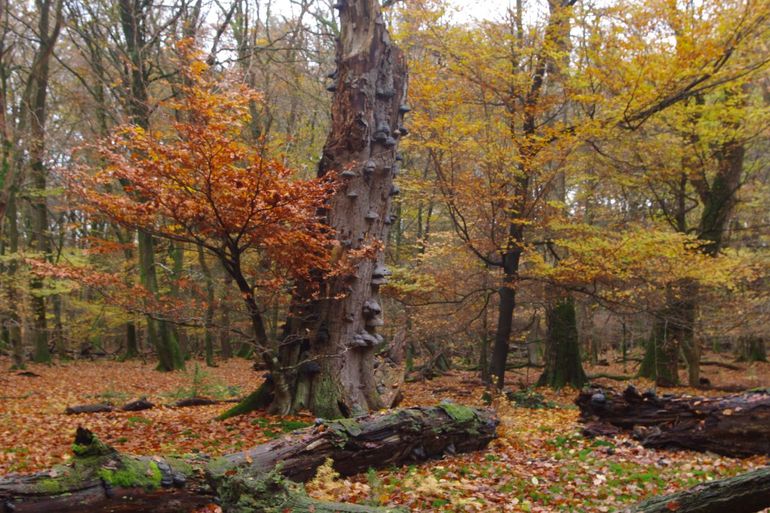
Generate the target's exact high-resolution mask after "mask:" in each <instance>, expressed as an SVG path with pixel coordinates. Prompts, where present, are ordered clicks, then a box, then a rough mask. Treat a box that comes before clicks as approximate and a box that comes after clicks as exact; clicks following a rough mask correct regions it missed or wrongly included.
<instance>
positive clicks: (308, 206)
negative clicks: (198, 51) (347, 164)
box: [65, 52, 335, 288]
mask: <svg viewBox="0 0 770 513" xmlns="http://www.w3.org/2000/svg"><path fill="white" fill-rule="evenodd" d="M189 53H190V52H186V53H185V52H183V54H184V55H183V59H184V60H186V62H185V63H184V64H185V65H184V66H182V69H181V80H179V82H178V83H173V84H170V87H171V90H172V92H173V94H172V99H170V100H167V101H165V102H162V103H161V105H160V107H161V109H162V112H167V113H168V116H169V117H172V118H173V119H172V120H170V122H169V123H166V124H165V126H163V128H161V129H152V130H148V129H144V128H142V127H140V126H136V125H128V126H122V127H119V128H118V129H116V130H115V131H114V132H113V134H112V136H111V137H110V138H108V139H107V140H104V141H101V142H99V143H97V144H94V145H88V146H86V147H85V148H83V151H82V152H81V155H82V156H83V157H86V158H87V157H91V162H88V161H86V160H81V163H80V164H79V165H77V166H75V167H74V168H72V169H70V170H68V171H67V172H66V173H65V175H66V176H65V179H66V182H67V184H68V188H69V190H70V191H71V192H72V193H74V194H75V195H76V196H77V198H78V199H79V200H80V201H81V202H82V205H83V206H84V207H85V208H86V209H87V211H89V212H91V213H93V214H96V215H97V216H103V217H106V218H109V219H111V220H112V221H114V222H116V223H118V224H120V225H123V226H127V227H130V228H136V229H141V230H144V231H146V232H149V233H151V234H153V235H156V236H158V237H162V238H166V239H171V240H175V241H179V242H183V243H191V244H195V245H200V246H202V247H204V248H206V249H207V250H209V251H210V252H212V253H214V254H215V255H217V256H220V257H221V256H223V255H224V256H226V257H227V258H232V257H237V256H239V255H241V254H242V253H244V252H245V251H246V250H256V251H258V252H259V255H260V259H261V261H262V262H264V263H265V264H266V265H264V266H262V267H264V269H260V280H259V282H258V285H260V286H265V287H269V288H273V287H277V286H279V285H280V284H282V283H283V282H284V281H285V280H286V279H290V278H306V277H308V276H309V273H310V271H311V270H317V269H321V270H327V269H328V268H329V266H330V257H329V252H330V250H331V247H332V241H331V239H332V237H331V235H330V233H329V230H328V228H327V227H326V226H325V225H324V224H323V222H322V220H321V218H320V217H319V215H318V210H319V208H320V207H321V206H322V205H323V203H324V201H325V200H326V199H327V198H328V197H329V195H330V194H332V193H333V192H334V188H335V183H334V181H333V180H331V179H330V178H329V177H326V178H324V179H315V180H299V179H295V178H294V176H293V174H294V171H293V170H292V169H289V168H287V167H285V166H284V165H282V164H281V162H280V161H278V160H277V159H273V158H270V157H268V156H267V155H266V149H265V148H264V147H263V146H262V145H259V144H258V145H250V144H247V143H246V142H244V140H243V138H242V137H241V133H242V130H243V129H244V127H245V126H246V124H247V123H248V122H249V121H250V114H249V104H250V102H252V101H258V100H259V95H258V94H257V93H256V92H254V91H252V90H250V89H248V88H247V87H246V86H244V85H243V84H240V83H238V82H237V81H236V80H235V79H234V78H233V77H225V79H224V80H216V81H215V80H214V78H213V77H212V73H211V72H210V70H209V69H208V67H207V66H206V64H205V63H203V62H202V61H200V60H196V59H195V58H194V56H191V55H189ZM159 125H160V123H159ZM94 157H96V158H97V159H98V162H99V163H100V165H99V166H98V169H97V171H96V172H95V173H94V172H93V168H94V165H93V158H94Z"/></svg>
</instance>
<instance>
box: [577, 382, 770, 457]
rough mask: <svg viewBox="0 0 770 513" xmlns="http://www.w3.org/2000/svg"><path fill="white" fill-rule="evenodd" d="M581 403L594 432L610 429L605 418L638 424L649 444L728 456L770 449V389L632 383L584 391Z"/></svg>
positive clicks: (638, 432)
mask: <svg viewBox="0 0 770 513" xmlns="http://www.w3.org/2000/svg"><path fill="white" fill-rule="evenodd" d="M575 403H576V404H577V405H578V406H579V407H580V411H581V418H582V420H583V421H584V422H591V421H598V422H599V423H600V424H599V425H596V424H593V425H589V426H588V427H587V429H586V431H587V432H589V433H592V432H593V433H600V432H604V433H611V432H612V429H606V428H605V427H603V426H602V424H604V425H606V424H609V425H611V426H615V427H616V428H620V429H625V430H633V431H634V435H635V436H636V437H637V438H639V439H640V440H641V442H642V445H644V446H645V447H678V448H683V449H692V450H696V451H712V452H715V453H718V454H723V455H726V456H738V457H744V456H751V455H755V454H765V455H770V393H768V392H767V391H761V392H748V393H745V394H738V395H728V396H724V397H708V398H704V397H689V396H672V395H665V396H663V397H658V396H656V395H655V394H654V393H652V392H646V393H644V394H639V392H638V391H637V390H636V389H635V388H634V387H632V386H629V387H628V388H627V389H626V390H625V391H624V392H623V393H622V394H621V393H618V392H615V391H613V390H605V391H601V390H598V389H595V388H594V389H591V390H589V391H584V392H581V393H580V395H579V396H578V398H577V399H576V401H575Z"/></svg>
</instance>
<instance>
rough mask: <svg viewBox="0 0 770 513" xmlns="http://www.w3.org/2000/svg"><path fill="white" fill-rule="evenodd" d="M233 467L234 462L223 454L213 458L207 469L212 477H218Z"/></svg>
mask: <svg viewBox="0 0 770 513" xmlns="http://www.w3.org/2000/svg"><path fill="white" fill-rule="evenodd" d="M232 467H233V463H232V462H231V461H230V460H228V459H227V458H225V457H224V456H222V457H219V458H214V459H213V460H211V461H210V462H209V463H208V465H206V471H207V472H208V474H209V475H210V476H211V477H212V478H214V479H217V478H219V477H221V476H223V475H224V473H225V472H227V471H228V470H230V469H231V468H232Z"/></svg>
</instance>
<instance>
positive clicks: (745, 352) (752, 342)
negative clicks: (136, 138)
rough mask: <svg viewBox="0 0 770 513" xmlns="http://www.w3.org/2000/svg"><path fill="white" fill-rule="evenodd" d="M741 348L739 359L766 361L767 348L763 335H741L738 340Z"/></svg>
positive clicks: (743, 360)
mask: <svg viewBox="0 0 770 513" xmlns="http://www.w3.org/2000/svg"><path fill="white" fill-rule="evenodd" d="M738 345H739V348H740V352H741V354H740V357H739V361H742V362H766V361H767V349H766V348H765V339H764V337H761V336H748V337H741V338H740V339H739V340H738Z"/></svg>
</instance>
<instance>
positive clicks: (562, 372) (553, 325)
mask: <svg viewBox="0 0 770 513" xmlns="http://www.w3.org/2000/svg"><path fill="white" fill-rule="evenodd" d="M546 324H547V331H546V354H545V370H544V371H543V374H541V375H540V379H539V380H538V383H537V384H538V386H549V387H552V388H557V389H558V388H563V387H565V386H567V385H569V386H572V387H574V388H581V387H582V386H583V385H585V384H586V383H587V382H588V378H587V377H586V374H585V371H584V370H583V363H582V360H581V357H580V345H579V342H578V330H577V319H576V316H575V303H574V300H573V299H572V298H571V297H565V298H563V299H561V300H560V301H558V302H557V303H556V304H555V305H553V306H551V307H549V308H548V310H547V311H546Z"/></svg>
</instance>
